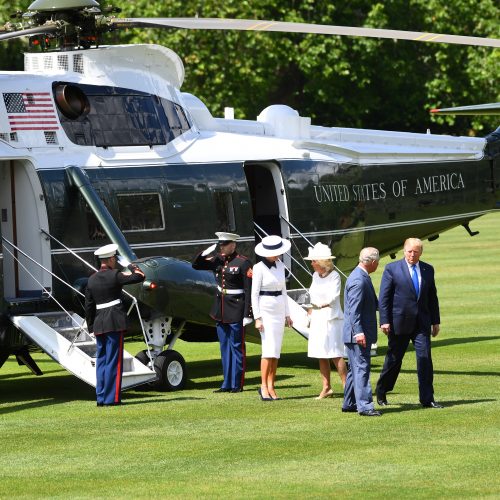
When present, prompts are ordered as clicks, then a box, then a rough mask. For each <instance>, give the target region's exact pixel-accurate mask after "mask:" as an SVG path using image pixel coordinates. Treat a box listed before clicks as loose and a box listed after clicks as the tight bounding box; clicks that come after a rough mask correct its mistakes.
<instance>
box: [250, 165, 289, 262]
mask: <svg viewBox="0 0 500 500" xmlns="http://www.w3.org/2000/svg"><path fill="white" fill-rule="evenodd" d="M243 168H244V171H245V176H246V179H247V184H248V189H249V191H250V199H251V200H252V214H253V220H254V222H255V223H256V224H257V225H258V226H259V227H261V228H262V229H263V230H264V231H265V233H266V234H276V235H278V236H281V237H282V238H289V237H290V227H289V226H288V224H287V223H286V222H285V221H284V220H283V219H282V217H284V218H285V219H286V220H288V204H287V199H286V192H285V186H284V184H283V177H282V175H281V170H280V167H279V165H278V164H277V163H275V162H271V161H270V162H265V163H253V162H246V163H245V165H244V167H243ZM261 239H262V237H261V233H260V231H259V229H258V228H257V227H255V243H256V244H257V243H259V242H260V240H261ZM282 259H283V263H284V264H285V266H286V267H287V268H288V269H290V264H291V258H290V256H289V255H286V254H285V255H284V256H283V257H282Z"/></svg>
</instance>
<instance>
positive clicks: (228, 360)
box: [217, 321, 245, 389]
mask: <svg viewBox="0 0 500 500" xmlns="http://www.w3.org/2000/svg"><path fill="white" fill-rule="evenodd" d="M217 336H218V337H219V343H220V356H221V359H222V373H223V376H224V380H223V382H222V386H221V387H222V389H242V388H243V384H244V382H245V333H244V329H243V322H242V321H240V322H238V323H222V322H220V321H218V322H217Z"/></svg>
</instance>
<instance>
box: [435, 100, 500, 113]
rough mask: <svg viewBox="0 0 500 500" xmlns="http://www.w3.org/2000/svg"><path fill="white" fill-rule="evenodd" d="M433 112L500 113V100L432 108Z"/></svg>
mask: <svg viewBox="0 0 500 500" xmlns="http://www.w3.org/2000/svg"><path fill="white" fill-rule="evenodd" d="M431 113H434V114H439V115H500V102H493V103H490V104H476V105H473V106H458V107H456V108H442V109H431Z"/></svg>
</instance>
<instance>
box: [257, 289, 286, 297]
mask: <svg viewBox="0 0 500 500" xmlns="http://www.w3.org/2000/svg"><path fill="white" fill-rule="evenodd" d="M282 293H283V292H282V291H281V290H280V291H279V292H267V291H265V290H264V291H260V292H259V295H270V296H271V297H279V296H280V295H282Z"/></svg>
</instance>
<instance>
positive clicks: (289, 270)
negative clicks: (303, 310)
mask: <svg viewBox="0 0 500 500" xmlns="http://www.w3.org/2000/svg"><path fill="white" fill-rule="evenodd" d="M253 223H254V225H255V227H256V228H257V229H258V230H259V231H261V232H262V234H264V235H265V236H269V234H268V233H267V231H266V230H265V229H262V228H261V227H260V226H259V225H258V224H257V223H256V222H255V221H254V222H253ZM286 253H287V254H288V255H289V256H290V257H291V258H292V260H293V261H295V262H296V263H297V264H298V265H299V266H300V267H301V268H302V269H303V270H304V271H306V273H308V274H309V276H312V274H311V273H310V272H309V270H308V269H306V268H304V266H303V265H302V264H301V263H300V262H299V261H298V260H297V259H296V258H295V257H294V256H293V255H292V254H291V253H290V252H286ZM280 260H281V259H280ZM282 262H283V261H282ZM283 265H284V266H285V268H286V270H287V271H288V272H289V273H290V274H291V275H292V276H293V278H294V280H295V281H296V282H297V283H298V284H299V285H300V286H301V287H302V289H303V290H306V291H307V288H306V287H305V286H304V285H303V284H302V283H301V282H300V281H299V279H298V278H297V276H295V274H293V273H292V270H291V269H289V268H288V267H287V266H286V265H285V263H284V262H283Z"/></svg>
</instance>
